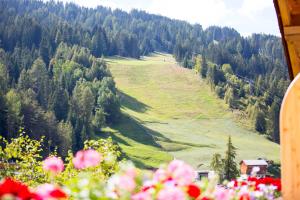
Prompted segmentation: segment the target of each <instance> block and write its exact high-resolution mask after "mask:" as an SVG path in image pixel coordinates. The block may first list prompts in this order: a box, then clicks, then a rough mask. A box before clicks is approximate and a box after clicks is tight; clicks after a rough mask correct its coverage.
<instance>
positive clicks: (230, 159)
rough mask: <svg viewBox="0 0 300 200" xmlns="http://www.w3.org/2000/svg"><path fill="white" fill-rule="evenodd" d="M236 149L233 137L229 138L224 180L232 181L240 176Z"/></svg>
mask: <svg viewBox="0 0 300 200" xmlns="http://www.w3.org/2000/svg"><path fill="white" fill-rule="evenodd" d="M235 158H236V148H235V147H234V146H233V144H232V141H231V136H229V137H228V143H227V150H226V153H225V158H224V169H223V173H224V179H226V180H232V179H234V178H236V177H237V176H238V175H239V171H238V167H237V164H236V162H235Z"/></svg>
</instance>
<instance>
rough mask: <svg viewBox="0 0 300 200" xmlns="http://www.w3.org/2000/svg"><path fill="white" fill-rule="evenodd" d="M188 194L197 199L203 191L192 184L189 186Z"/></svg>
mask: <svg viewBox="0 0 300 200" xmlns="http://www.w3.org/2000/svg"><path fill="white" fill-rule="evenodd" d="M187 193H188V194H189V196H190V197H192V198H197V197H199V196H200V194H201V190H200V188H199V187H198V186H197V185H194V184H191V185H189V186H188V189H187Z"/></svg>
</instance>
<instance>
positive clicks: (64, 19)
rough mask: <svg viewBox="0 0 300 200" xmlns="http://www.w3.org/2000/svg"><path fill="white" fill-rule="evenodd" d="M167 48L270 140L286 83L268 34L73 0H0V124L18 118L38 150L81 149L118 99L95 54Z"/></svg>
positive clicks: (7, 126) (15, 123)
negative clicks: (38, 142) (41, 145)
mask: <svg viewBox="0 0 300 200" xmlns="http://www.w3.org/2000/svg"><path fill="white" fill-rule="evenodd" d="M154 51H161V52H167V53H172V54H173V55H174V57H175V58H176V60H177V61H178V63H180V64H181V65H182V66H183V67H187V68H195V69H196V70H197V71H198V72H199V75H200V76H201V77H202V78H205V79H206V80H207V81H208V82H209V83H210V85H211V87H212V89H213V90H215V91H216V93H217V95H218V96H219V97H220V98H224V99H225V101H226V102H227V103H228V104H229V106H230V107H231V108H232V109H239V110H241V111H243V113H245V115H246V116H247V117H250V119H251V122H252V124H253V128H255V129H256V130H257V131H259V132H261V133H262V134H266V135H268V137H269V138H270V139H272V140H274V141H275V142H279V127H278V126H279V123H278V120H279V108H280V102H281V100H282V97H283V95H284V91H285V89H286V87H287V85H288V83H289V81H288V73H287V68H286V66H285V65H286V64H285V60H284V54H283V50H282V46H281V40H280V38H278V37H275V36H271V35H263V34H253V35H252V36H249V37H242V36H241V35H240V34H239V33H238V32H237V31H235V30H234V29H232V28H227V27H224V28H221V27H217V26H212V27H209V28H207V29H203V28H202V27H201V25H199V24H195V25H191V24H189V23H187V22H184V21H180V20H172V19H169V18H166V17H163V16H158V15H152V14H148V13H146V12H144V11H138V10H132V11H131V12H130V13H127V12H124V11H122V10H118V9H116V10H111V9H109V8H105V7H101V6H99V7H97V8H95V9H90V8H84V7H79V6H77V5H75V4H73V3H67V4H63V3H59V2H58V3H57V2H55V1H48V2H43V1H38V0H0V132H1V133H2V135H3V136H4V137H6V138H11V137H15V136H16V134H17V132H18V130H19V129H20V128H21V127H22V128H24V129H25V131H26V132H27V133H28V134H29V135H30V136H31V137H33V138H40V137H41V136H44V137H46V139H45V141H46V144H45V146H46V147H48V148H46V149H45V151H51V150H53V149H55V148H56V147H58V152H59V153H60V154H61V155H66V153H67V150H68V149H71V148H72V149H73V150H74V151H75V150H78V149H80V148H82V146H83V141H84V140H86V139H89V138H92V137H93V136H94V134H96V133H98V132H100V130H101V127H103V126H105V125H109V124H112V123H116V122H117V121H118V118H119V116H120V103H119V98H118V95H117V90H116V87H115V83H114V81H113V78H112V76H111V74H110V72H109V70H108V69H107V66H106V63H105V62H104V60H103V58H102V56H112V55H119V56H125V57H133V58H139V57H140V56H143V55H147V54H149V53H151V52H154Z"/></svg>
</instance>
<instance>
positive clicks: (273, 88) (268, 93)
mask: <svg viewBox="0 0 300 200" xmlns="http://www.w3.org/2000/svg"><path fill="white" fill-rule="evenodd" d="M194 62H195V66H194V68H195V69H196V70H198V72H199V76H201V77H202V78H203V79H205V80H206V81H207V82H208V83H209V84H210V86H211V88H212V90H214V91H215V93H216V94H217V96H218V97H219V98H221V99H224V100H225V102H226V103H227V104H228V105H229V107H230V108H231V109H232V111H233V110H234V109H238V110H240V111H242V112H240V115H239V117H240V119H243V118H244V120H245V119H246V121H248V119H250V120H249V121H250V124H251V126H252V127H253V129H255V130H256V131H258V132H260V133H261V134H265V135H267V136H268V137H269V138H270V139H271V140H273V141H274V142H277V143H279V139H280V138H279V111H280V105H281V101H282V98H283V96H284V93H285V91H286V88H287V86H288V84H289V81H288V80H287V79H286V78H285V77H280V76H279V74H277V73H276V74H272V73H271V74H269V73H266V74H264V75H263V74H259V75H258V76H257V78H255V79H250V78H247V76H245V77H242V76H240V75H237V74H235V73H234V70H233V67H232V65H231V64H229V63H226V64H222V65H218V64H215V63H212V62H208V61H207V59H206V56H205V55H202V56H200V55H199V56H197V57H195V61H194ZM269 62H270V61H269ZM262 66H263V64H262ZM276 68H277V69H278V68H280V66H279V64H278V66H274V69H275V70H274V71H276Z"/></svg>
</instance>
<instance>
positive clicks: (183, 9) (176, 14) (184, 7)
mask: <svg viewBox="0 0 300 200" xmlns="http://www.w3.org/2000/svg"><path fill="white" fill-rule="evenodd" d="M148 10H149V11H150V12H153V13H159V14H162V15H166V16H169V17H171V18H175V19H181V20H186V21H189V22H192V23H200V24H201V25H203V26H204V27H207V26H209V25H214V24H218V22H219V21H220V20H221V19H222V18H224V17H225V16H226V15H228V14H229V13H230V11H229V9H228V8H226V5H225V2H224V0H184V1H183V0H152V5H151V7H150V8H149V9H148Z"/></svg>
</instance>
